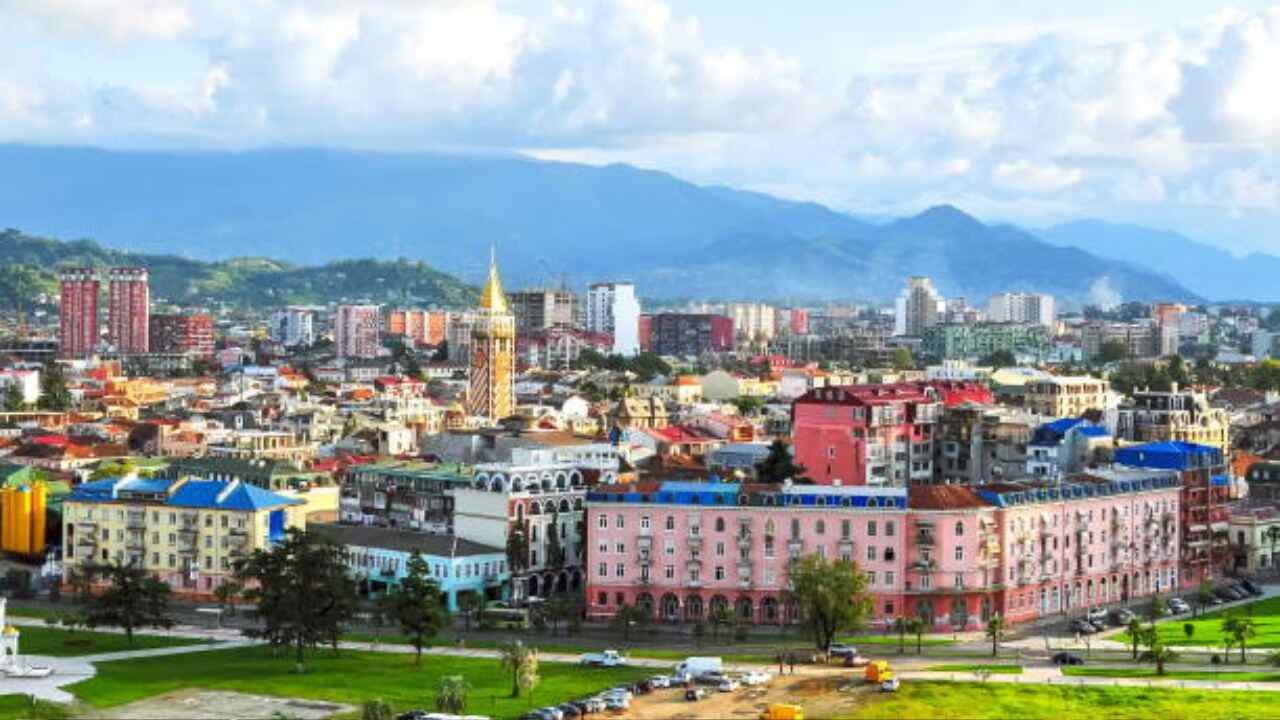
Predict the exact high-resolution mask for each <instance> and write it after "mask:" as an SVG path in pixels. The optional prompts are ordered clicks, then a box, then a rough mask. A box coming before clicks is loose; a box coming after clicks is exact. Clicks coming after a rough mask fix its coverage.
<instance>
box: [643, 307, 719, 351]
mask: <svg viewBox="0 0 1280 720" xmlns="http://www.w3.org/2000/svg"><path fill="white" fill-rule="evenodd" d="M649 317H650V335H649V345H650V348H651V349H652V351H653V352H655V353H658V354H659V355H677V356H681V357H697V356H699V355H702V354H703V353H708V352H730V351H732V350H733V320H731V319H729V318H727V317H725V316H724V315H709V314H692V313H659V314H657V315H651V316H649Z"/></svg>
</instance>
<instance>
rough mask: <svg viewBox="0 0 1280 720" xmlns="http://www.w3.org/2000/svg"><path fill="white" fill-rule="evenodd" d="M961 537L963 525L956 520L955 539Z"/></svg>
mask: <svg viewBox="0 0 1280 720" xmlns="http://www.w3.org/2000/svg"><path fill="white" fill-rule="evenodd" d="M962 535H964V523H963V522H961V521H959V520H957V521H956V537H960V536H962Z"/></svg>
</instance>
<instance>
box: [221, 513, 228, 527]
mask: <svg viewBox="0 0 1280 720" xmlns="http://www.w3.org/2000/svg"><path fill="white" fill-rule="evenodd" d="M228 520H229V518H228V517H227V516H226V515H223V516H222V527H224V528H225V527H227V521H228Z"/></svg>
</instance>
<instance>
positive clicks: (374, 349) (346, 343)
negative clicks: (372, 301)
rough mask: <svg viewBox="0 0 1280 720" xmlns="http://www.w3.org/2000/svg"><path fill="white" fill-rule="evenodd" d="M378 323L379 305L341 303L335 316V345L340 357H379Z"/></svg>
mask: <svg viewBox="0 0 1280 720" xmlns="http://www.w3.org/2000/svg"><path fill="white" fill-rule="evenodd" d="M378 324H379V318H378V306H377V305H339V306H338V310H337V312H336V313H335V314H334V317H333V345H334V349H335V350H336V352H337V355H338V357H340V358H360V359H368V358H375V357H377V356H378V350H379V339H378Z"/></svg>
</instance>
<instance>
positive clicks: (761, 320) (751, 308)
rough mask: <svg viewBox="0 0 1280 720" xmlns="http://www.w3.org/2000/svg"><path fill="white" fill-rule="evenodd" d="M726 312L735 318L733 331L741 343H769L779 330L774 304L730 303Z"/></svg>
mask: <svg viewBox="0 0 1280 720" xmlns="http://www.w3.org/2000/svg"><path fill="white" fill-rule="evenodd" d="M724 314H725V315H728V316H729V318H730V319H732V320H733V332H734V335H735V336H736V337H737V340H738V342H740V343H744V344H750V343H767V342H769V341H770V340H773V338H774V334H775V332H776V331H777V323H776V318H777V310H776V309H775V308H774V307H773V306H772V305H766V304H764V303H745V302H739V303H728V304H726V305H725V306H724Z"/></svg>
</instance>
